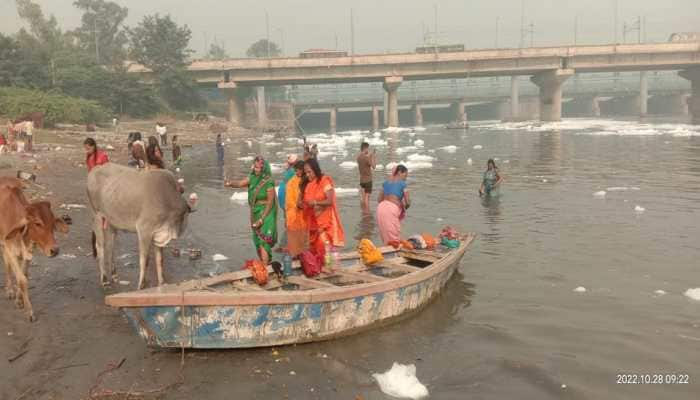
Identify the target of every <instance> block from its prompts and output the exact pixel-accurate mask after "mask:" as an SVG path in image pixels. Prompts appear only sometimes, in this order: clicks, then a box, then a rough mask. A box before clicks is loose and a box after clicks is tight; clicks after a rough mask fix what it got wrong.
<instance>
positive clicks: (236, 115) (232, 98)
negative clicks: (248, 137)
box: [217, 82, 245, 126]
mask: <svg viewBox="0 0 700 400" xmlns="http://www.w3.org/2000/svg"><path fill="white" fill-rule="evenodd" d="M217 86H218V88H219V90H221V91H222V92H223V93H224V95H225V96H226V101H227V107H226V120H227V121H228V122H230V123H232V124H234V125H237V126H241V125H242V124H243V116H244V115H245V105H244V102H243V98H242V97H241V96H240V93H239V92H240V88H239V87H238V85H236V83H235V82H219V83H218V85H217Z"/></svg>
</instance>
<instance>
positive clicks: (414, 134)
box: [408, 132, 416, 137]
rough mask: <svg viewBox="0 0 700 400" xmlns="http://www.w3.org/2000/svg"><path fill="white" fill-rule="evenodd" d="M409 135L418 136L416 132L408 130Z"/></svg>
mask: <svg viewBox="0 0 700 400" xmlns="http://www.w3.org/2000/svg"><path fill="white" fill-rule="evenodd" d="M408 136H410V137H414V136H416V132H408Z"/></svg>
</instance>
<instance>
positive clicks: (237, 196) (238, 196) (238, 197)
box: [231, 192, 248, 202]
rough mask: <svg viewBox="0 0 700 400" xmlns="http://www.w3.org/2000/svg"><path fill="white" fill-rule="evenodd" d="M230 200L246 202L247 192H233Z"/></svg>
mask: <svg viewBox="0 0 700 400" xmlns="http://www.w3.org/2000/svg"><path fill="white" fill-rule="evenodd" d="M231 200H232V201H236V202H247V201H248V192H234V193H233V195H232V196H231Z"/></svg>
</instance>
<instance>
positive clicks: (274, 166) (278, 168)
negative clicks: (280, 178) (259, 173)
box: [270, 164, 285, 172]
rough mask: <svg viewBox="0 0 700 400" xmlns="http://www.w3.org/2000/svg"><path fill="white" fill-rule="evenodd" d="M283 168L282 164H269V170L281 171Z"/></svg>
mask: <svg viewBox="0 0 700 400" xmlns="http://www.w3.org/2000/svg"><path fill="white" fill-rule="evenodd" d="M284 168H285V167H284V165H282V164H270V170H271V171H272V172H282V171H283V170H284Z"/></svg>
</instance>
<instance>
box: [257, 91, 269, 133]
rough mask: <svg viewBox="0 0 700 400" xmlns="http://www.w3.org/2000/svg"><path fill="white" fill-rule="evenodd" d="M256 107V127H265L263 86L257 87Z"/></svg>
mask: <svg viewBox="0 0 700 400" xmlns="http://www.w3.org/2000/svg"><path fill="white" fill-rule="evenodd" d="M256 91H257V105H258V126H261V127H264V126H267V103H266V102H265V86H258V87H257V88H256Z"/></svg>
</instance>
